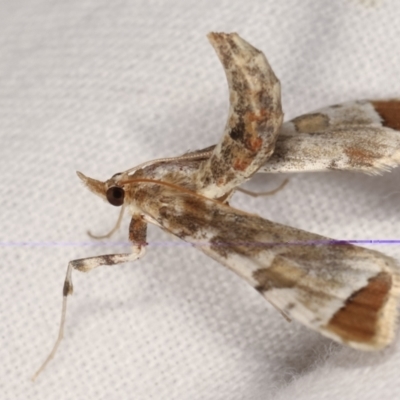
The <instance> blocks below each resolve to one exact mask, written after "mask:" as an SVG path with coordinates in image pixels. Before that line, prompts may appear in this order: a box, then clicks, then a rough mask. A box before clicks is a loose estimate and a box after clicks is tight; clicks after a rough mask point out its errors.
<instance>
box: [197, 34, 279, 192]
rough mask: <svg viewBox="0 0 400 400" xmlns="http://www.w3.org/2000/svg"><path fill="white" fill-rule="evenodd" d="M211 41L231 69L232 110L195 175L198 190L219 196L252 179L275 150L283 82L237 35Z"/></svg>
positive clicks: (214, 37)
mask: <svg viewBox="0 0 400 400" xmlns="http://www.w3.org/2000/svg"><path fill="white" fill-rule="evenodd" d="M208 38H209V40H210V42H211V44H212V45H213V47H214V49H215V51H216V52H217V55H218V57H219V59H220V60H221V62H222V65H223V67H224V70H225V74H226V77H227V80H228V85H229V92H230V96H229V98H230V109H229V116H228V121H227V124H226V127H225V131H224V135H223V137H222V139H221V141H220V143H218V144H217V145H216V146H215V147H214V149H213V150H212V154H211V156H210V157H209V158H208V159H207V160H205V161H203V162H202V163H201V164H200V167H199V170H198V172H197V173H196V174H195V178H194V179H195V181H196V183H197V184H196V186H197V188H198V190H197V191H198V192H199V193H202V194H204V195H205V196H207V197H212V198H219V197H222V196H224V195H226V194H227V193H229V192H230V191H232V190H233V189H234V188H235V187H237V186H238V185H240V184H241V183H243V182H244V181H245V180H247V179H248V178H250V176H251V175H252V174H254V173H255V172H256V171H257V170H258V168H259V167H260V166H261V165H263V164H264V163H265V161H266V160H267V159H268V158H269V157H270V155H271V154H272V153H273V151H274V146H275V142H276V139H277V135H278V133H279V130H280V127H281V125H282V120H283V113H282V108H281V92H280V83H279V81H278V79H277V78H276V76H275V74H274V72H273V70H272V68H271V67H270V65H269V64H268V61H267V59H266V58H265V56H264V54H263V53H262V52H260V51H259V50H257V49H256V48H254V47H253V46H251V45H250V44H249V43H247V42H246V41H244V40H243V39H241V38H240V37H239V35H237V34H236V33H233V34H224V33H211V34H209V35H208Z"/></svg>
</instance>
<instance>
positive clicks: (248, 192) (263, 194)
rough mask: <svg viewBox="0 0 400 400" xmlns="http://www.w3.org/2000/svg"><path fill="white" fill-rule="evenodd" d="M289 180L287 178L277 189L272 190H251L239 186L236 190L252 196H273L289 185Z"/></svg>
mask: <svg viewBox="0 0 400 400" xmlns="http://www.w3.org/2000/svg"><path fill="white" fill-rule="evenodd" d="M288 182H289V179H288V178H286V179H285V180H284V181H283V182H282V183H281V184H280V185H279V186H278V187H277V188H276V189H274V190H270V191H268V192H252V191H251V190H247V189H242V188H237V189H236V190H237V191H238V192H242V193H244V194H247V195H248V196H251V197H261V196H271V195H273V194H275V193H278V192H279V191H281V190H282V189H283V188H284V187H285V186H286V185H287V183H288Z"/></svg>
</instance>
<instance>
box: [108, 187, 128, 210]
mask: <svg viewBox="0 0 400 400" xmlns="http://www.w3.org/2000/svg"><path fill="white" fill-rule="evenodd" d="M106 196H107V200H108V202H109V203H110V204H112V205H113V206H116V207H119V206H122V204H124V197H125V191H124V189H122V188H121V187H118V186H113V187H110V188H109V189H108V190H107V194H106Z"/></svg>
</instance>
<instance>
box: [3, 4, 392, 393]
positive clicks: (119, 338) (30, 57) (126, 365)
mask: <svg viewBox="0 0 400 400" xmlns="http://www.w3.org/2000/svg"><path fill="white" fill-rule="evenodd" d="M212 30H214V31H225V32H232V31H236V32H238V33H240V34H241V35H242V36H243V37H244V38H245V39H246V40H248V41H249V42H250V43H252V44H253V45H255V46H256V47H258V48H259V49H261V50H262V51H264V53H265V54H266V56H267V57H268V59H269V61H270V63H271V65H272V66H273V68H274V70H275V72H276V74H277V76H278V77H279V79H280V80H281V83H282V91H283V106H284V111H285V114H286V118H291V117H295V116H297V115H299V114H300V113H304V112H308V111H312V110H314V109H316V108H319V107H322V106H325V105H329V104H334V103H338V102H344V101H348V100H353V99H363V98H390V97H396V96H397V97H398V96H400V83H399V71H400V40H399V38H400V2H398V1H396V0H392V1H390V0H386V1H383V0H382V1H375V2H370V3H368V2H367V1H360V0H336V1H332V0H319V1H313V0H302V1H296V0H286V1H276V0H259V1H257V0H247V1H243V0H229V1H228V0H224V1H213V0H204V1H194V0H181V1H176V0H169V1H160V0H153V1H139V0H138V1H134V0H131V1H128V0H126V1H122V0H116V1H105V0H97V1H95V0H70V1H60V0H8V1H7V0H0V140H1V142H0V143H1V144H0V168H1V183H2V189H1V191H0V205H1V207H0V213H1V229H0V235H1V247H0V251H1V258H0V273H1V275H0V277H1V278H0V282H1V283H0V321H1V322H0V323H1V329H0V332H1V336H0V337H1V339H0V340H1V342H0V360H1V361H0V399H40V400H45V399H97V400H98V399H110V398H112V399H114V398H118V399H143V400H147V399H171V400H175V399H184V400H186V399H193V400H196V399H206V400H208V399H209V400H220V399H231V400H236V399H256V400H267V399H280V400H281V399H294V398H296V399H326V400H327V399H339V398H340V399H359V398H363V399H364V400H366V399H382V398H385V399H394V398H398V397H397V396H398V393H399V392H400V381H399V379H400V378H399V372H398V371H399V370H400V352H399V349H398V345H397V343H394V345H393V346H392V347H391V348H389V349H387V350H385V351H382V352H379V353H376V354H372V353H368V354H366V353H359V352H356V351H353V350H350V349H347V348H344V347H342V346H340V345H337V344H335V343H333V342H331V341H330V340H328V339H324V338H322V337H321V336H320V335H318V334H316V333H314V332H311V331H309V330H307V329H306V328H304V327H302V326H301V325H300V324H298V323H296V322H292V323H290V324H288V323H287V322H286V321H285V320H284V319H283V318H282V317H281V315H280V314H279V313H277V312H276V311H275V310H274V309H273V308H272V307H271V306H269V305H268V304H267V303H266V302H265V301H264V300H263V299H262V298H261V296H259V295H258V294H257V293H256V292H255V291H254V290H252V289H251V288H250V287H248V286H247V285H246V284H245V283H244V282H243V281H241V280H240V278H238V277H237V276H235V275H233V274H232V273H231V272H229V271H228V270H226V269H224V268H223V267H221V266H219V265H218V264H217V263H215V262H214V261H212V260H210V259H208V258H207V257H206V256H204V255H203V254H202V253H200V252H199V251H196V250H195V249H192V248H190V247H188V246H186V245H184V244H183V243H181V242H179V241H178V240H177V239H174V238H172V237H169V236H168V235H166V234H164V233H162V232H160V231H159V230H157V229H155V228H152V229H150V232H149V242H150V246H149V247H148V254H147V255H146V257H145V258H144V259H142V260H141V261H139V262H137V263H132V264H127V265H122V266H115V267H103V268H100V269H98V270H96V271H93V272H92V273H90V274H88V275H83V274H80V273H75V274H74V275H73V280H74V284H75V294H74V296H72V297H71V298H70V302H69V310H68V318H67V326H66V337H65V340H64V341H63V343H62V345H61V347H60V350H59V353H58V354H57V356H56V358H55V359H54V361H53V362H52V363H51V364H50V365H49V367H48V369H47V370H46V371H45V372H44V374H43V375H42V376H41V377H40V378H39V380H38V381H37V382H36V383H35V384H32V383H31V381H30V376H31V375H32V374H33V372H34V371H35V370H36V369H37V368H38V366H39V365H40V363H41V362H42V361H43V359H44V358H45V356H46V355H47V352H48V351H49V350H50V347H51V345H52V344H53V340H54V339H55V336H56V333H57V329H58V322H59V316H60V308H61V290H62V283H63V279H64V274H65V271H66V266H67V262H68V261H69V260H71V259H75V258H82V257H87V256H92V255H96V254H104V253H111V252H122V251H124V250H125V248H124V246H121V245H118V242H123V243H124V242H126V240H127V226H128V219H126V221H125V222H124V225H123V227H122V229H121V230H120V232H118V233H117V234H116V235H115V237H113V238H112V240H111V241H112V242H113V243H110V241H106V242H104V241H103V242H96V241H93V240H90V239H89V238H88V237H87V235H86V233H85V232H86V230H87V229H91V230H92V231H93V232H96V233H104V232H106V231H107V230H108V229H109V228H111V227H112V226H113V224H114V222H115V220H116V218H117V213H118V210H117V209H115V208H113V207H111V206H109V205H107V204H105V203H103V202H101V201H100V200H99V199H98V198H97V197H95V196H93V195H91V194H90V193H89V192H88V191H86V190H85V189H84V188H83V187H82V185H81V184H80V182H79V180H78V179H77V177H76V175H75V171H76V170H80V171H82V172H84V173H85V174H88V175H89V176H92V177H94V178H98V179H106V178H108V177H110V176H111V175H113V174H114V173H116V172H119V171H121V170H124V169H128V168H130V167H132V166H134V165H137V164H139V163H141V162H144V161H147V160H149V159H153V158H157V157H164V156H173V155H178V154H180V153H183V152H185V151H187V150H194V149H198V148H201V147H205V146H207V145H210V144H213V143H215V142H217V140H218V139H219V137H220V135H221V134H222V130H223V127H224V124H225V119H226V115H227V104H228V98H227V87H226V82H225V77H224V74H223V70H222V67H221V66H220V64H219V62H218V60H217V57H216V56H215V54H214V51H213V49H212V48H211V46H210V45H209V44H208V42H207V40H206V38H205V35H206V33H207V32H209V31H212ZM399 177H400V169H398V170H394V171H393V172H392V173H390V174H389V173H388V174H384V175H383V176H380V177H369V176H364V175H360V174H351V173H338V172H337V173H333V172H330V173H314V174H298V175H295V174H294V175H292V176H291V180H290V183H289V185H288V186H287V187H286V188H285V189H284V190H282V191H281V192H280V193H278V194H277V195H275V196H274V197H267V198H262V199H252V198H249V197H246V196H244V195H242V194H237V195H236V197H235V199H234V205H235V206H237V207H240V208H242V209H246V210H250V211H252V212H257V213H259V214H260V215H263V216H265V217H266V218H270V219H272V220H274V221H278V222H282V223H286V224H290V225H293V226H296V227H300V228H303V229H306V230H309V231H313V232H317V233H320V234H324V235H327V236H330V237H334V238H337V239H396V238H397V239H398V238H399V224H398V215H399V211H400V207H399V198H400V192H399V189H398V182H399ZM282 179H283V178H282V176H262V177H256V178H255V179H254V180H253V181H252V182H250V183H249V184H248V185H247V187H248V188H251V189H253V190H268V189H272V188H274V187H276V186H277V185H278V184H279V183H280V182H281V181H282ZM370 247H373V248H375V249H377V250H380V251H383V252H384V253H386V254H389V255H392V256H394V257H396V258H398V259H400V247H399V246H393V245H392V246H390V245H386V246H370ZM396 342H397V340H396Z"/></svg>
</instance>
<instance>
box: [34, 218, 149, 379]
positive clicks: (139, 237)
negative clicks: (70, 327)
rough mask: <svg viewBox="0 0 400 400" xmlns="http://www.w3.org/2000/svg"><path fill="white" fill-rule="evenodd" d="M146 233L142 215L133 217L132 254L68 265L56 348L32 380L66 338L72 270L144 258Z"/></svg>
mask: <svg viewBox="0 0 400 400" xmlns="http://www.w3.org/2000/svg"><path fill="white" fill-rule="evenodd" d="M146 232H147V223H146V222H145V220H144V218H143V217H142V216H140V215H137V216H133V217H132V219H131V223H130V226H129V239H130V241H131V242H132V252H131V253H124V254H106V255H102V256H96V257H89V258H81V259H79V260H72V261H70V262H69V263H68V268H67V274H66V276H65V281H64V286H63V300H62V311H61V321H60V327H59V330H58V336H57V339H56V341H55V343H54V346H53V348H52V350H51V352H50V354H49V355H48V356H47V358H46V360H45V361H44V363H43V364H42V365H41V367H40V368H39V369H38V370H37V371H36V373H35V374H34V375H33V377H32V380H33V381H34V380H35V379H36V378H37V377H38V376H39V375H40V374H41V372H42V371H43V370H44V369H45V368H46V366H47V364H48V363H49V362H50V361H51V360H52V359H53V357H54V356H55V354H56V352H57V349H58V346H59V345H60V343H61V340H62V338H63V336H64V325H65V319H66V312H67V298H68V296H69V295H71V294H72V293H73V285H72V277H71V275H72V270H73V269H76V270H78V271H81V272H89V271H91V270H92V269H94V268H97V267H100V266H101V265H116V264H122V263H125V262H129V261H136V260H138V259H139V258H141V257H143V256H144V254H145V251H146V250H145V249H146V244H147V243H146Z"/></svg>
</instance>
